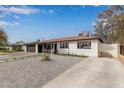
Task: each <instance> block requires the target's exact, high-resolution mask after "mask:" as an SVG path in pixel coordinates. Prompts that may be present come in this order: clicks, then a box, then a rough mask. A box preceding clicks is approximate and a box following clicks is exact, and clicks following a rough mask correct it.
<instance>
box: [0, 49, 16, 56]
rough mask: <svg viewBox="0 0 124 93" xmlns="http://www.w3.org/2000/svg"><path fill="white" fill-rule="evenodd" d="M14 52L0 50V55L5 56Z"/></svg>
mask: <svg viewBox="0 0 124 93" xmlns="http://www.w3.org/2000/svg"><path fill="white" fill-rule="evenodd" d="M15 52H16V51H8V50H0V55H6V54H10V53H15Z"/></svg>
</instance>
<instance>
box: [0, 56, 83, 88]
mask: <svg viewBox="0 0 124 93" xmlns="http://www.w3.org/2000/svg"><path fill="white" fill-rule="evenodd" d="M52 59H53V60H52V61H49V62H43V61H41V58H40V57H35V58H29V59H25V60H20V61H14V62H7V63H0V87H1V88H2V87H4V88H5V87H9V88H12V87H14V88H16V87H20V88H26V87H29V88H39V87H42V86H43V85H44V84H46V83H48V82H49V81H50V80H52V79H54V78H55V77H57V76H58V75H60V74H61V73H63V72H64V71H66V70H67V69H69V68H71V67H72V66H73V65H75V64H77V63H79V62H80V61H81V60H83V59H84V58H82V57H68V56H59V55H53V56H52Z"/></svg>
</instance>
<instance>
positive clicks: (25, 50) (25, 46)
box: [23, 45, 27, 53]
mask: <svg viewBox="0 0 124 93" xmlns="http://www.w3.org/2000/svg"><path fill="white" fill-rule="evenodd" d="M23 48H24V52H25V53H26V52H27V45H24V47H23Z"/></svg>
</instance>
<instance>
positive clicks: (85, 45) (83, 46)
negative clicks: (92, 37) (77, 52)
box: [77, 41, 91, 49]
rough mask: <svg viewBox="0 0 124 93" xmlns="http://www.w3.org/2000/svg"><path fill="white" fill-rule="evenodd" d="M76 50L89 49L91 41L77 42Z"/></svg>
mask: <svg viewBox="0 0 124 93" xmlns="http://www.w3.org/2000/svg"><path fill="white" fill-rule="evenodd" d="M77 48H78V49H91V41H80V42H77Z"/></svg>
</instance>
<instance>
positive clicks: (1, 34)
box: [0, 29, 8, 46]
mask: <svg viewBox="0 0 124 93" xmlns="http://www.w3.org/2000/svg"><path fill="white" fill-rule="evenodd" d="M7 41H8V36H7V34H6V33H5V31H4V30H3V29H0V46H4V45H7Z"/></svg>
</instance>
